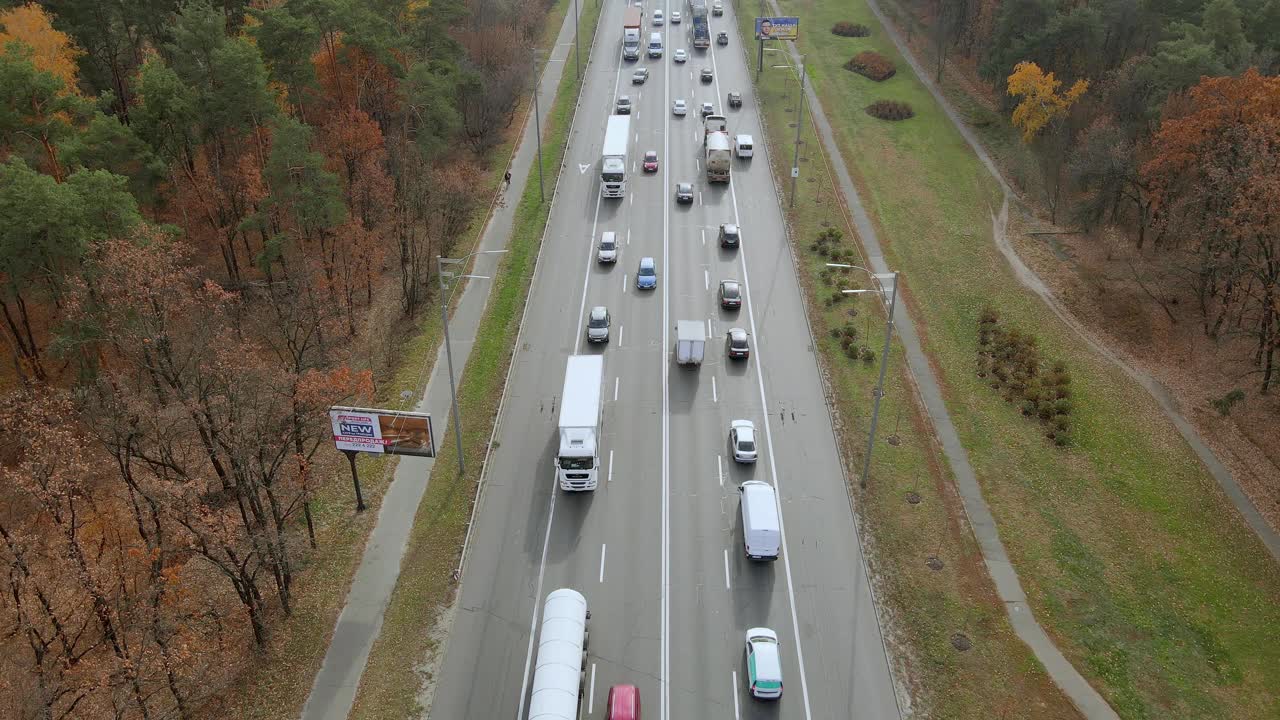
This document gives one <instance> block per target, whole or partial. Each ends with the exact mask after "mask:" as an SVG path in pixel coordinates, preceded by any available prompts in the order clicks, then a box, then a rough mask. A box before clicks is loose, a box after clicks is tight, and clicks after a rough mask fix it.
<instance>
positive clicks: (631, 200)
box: [627, 193, 636, 206]
mask: <svg viewBox="0 0 1280 720" xmlns="http://www.w3.org/2000/svg"><path fill="white" fill-rule="evenodd" d="M627 203H628V204H629V205H632V206H634V205H635V204H636V194H635V193H631V194H630V195H628V196H627Z"/></svg>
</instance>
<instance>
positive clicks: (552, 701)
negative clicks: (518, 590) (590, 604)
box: [529, 588, 591, 720]
mask: <svg viewBox="0 0 1280 720" xmlns="http://www.w3.org/2000/svg"><path fill="white" fill-rule="evenodd" d="M590 617H591V613H590V612H588V610H587V599H586V598H585V597H583V596H582V593H580V592H578V591H577V590H571V589H569V588H560V589H559V590H556V591H554V592H552V593H551V594H550V595H548V596H547V601H546V602H544V603H543V604H542V632H540V633H539V634H538V660H537V663H536V664H535V665H534V670H533V691H532V692H530V693H529V720H577V718H578V706H579V704H581V702H582V692H583V689H584V685H583V680H584V675H585V674H586V669H587V646H588V643H589V638H590V633H588V631H587V619H588V618H590Z"/></svg>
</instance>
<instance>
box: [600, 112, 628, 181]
mask: <svg viewBox="0 0 1280 720" xmlns="http://www.w3.org/2000/svg"><path fill="white" fill-rule="evenodd" d="M630 140H631V117H630V116H628V115H610V116H609V124H608V126H606V127H605V130H604V152H603V153H602V154H601V157H600V194H601V195H602V196H603V197H607V198H620V197H622V196H623V195H625V194H626V190H627V144H628V142H629V141H630Z"/></svg>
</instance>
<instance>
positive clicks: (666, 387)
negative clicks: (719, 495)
mask: <svg viewBox="0 0 1280 720" xmlns="http://www.w3.org/2000/svg"><path fill="white" fill-rule="evenodd" d="M664 14H665V13H664ZM664 32H666V31H664ZM664 40H667V41H668V42H667V44H668V46H669V45H670V42H669V40H670V34H669V33H668V35H667V37H666V38H664ZM662 68H663V73H664V74H665V75H666V77H665V78H664V82H663V83H662V92H663V95H662V103H663V106H664V107H670V106H671V64H670V63H663V64H662ZM663 131H664V132H663V133H662V156H663V157H665V158H667V162H664V163H663V164H662V168H663V171H662V186H663V187H668V188H669V187H671V162H670V160H671V115H667V116H666V120H665V121H664V128H663ZM670 249H671V195H670V194H668V193H665V192H664V193H662V266H663V267H668V268H669V267H670V264H669V263H668V262H667V260H668V259H669V258H670V255H669V254H668V253H669V252H670ZM670 287H671V283H669V282H664V283H662V347H663V348H667V347H670V345H668V341H669V337H670V329H671V300H670V292H669V290H668V288H670ZM664 359H665V357H664ZM661 365H662V577H661V578H660V579H659V587H660V588H661V591H662V602H661V603H660V606H661V612H660V614H659V616H660V618H661V620H662V628H661V642H659V647H660V649H661V662H660V664H659V666H658V694H659V698H660V702H659V703H658V718H659V720H669V718H670V717H671V686H670V684H669V683H668V682H667V677H668V676H669V675H670V673H671V640H670V637H669V636H670V634H671V505H670V495H671V398H670V377H669V375H670V370H671V368H670V365H671V363H668V362H662V363H661Z"/></svg>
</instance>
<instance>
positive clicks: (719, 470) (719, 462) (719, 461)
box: [716, 455, 724, 487]
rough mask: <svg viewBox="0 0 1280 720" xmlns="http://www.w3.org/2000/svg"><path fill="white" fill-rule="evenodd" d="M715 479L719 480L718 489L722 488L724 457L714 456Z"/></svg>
mask: <svg viewBox="0 0 1280 720" xmlns="http://www.w3.org/2000/svg"><path fill="white" fill-rule="evenodd" d="M716 477H717V478H719V479H720V487H724V456H723V455H716Z"/></svg>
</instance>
